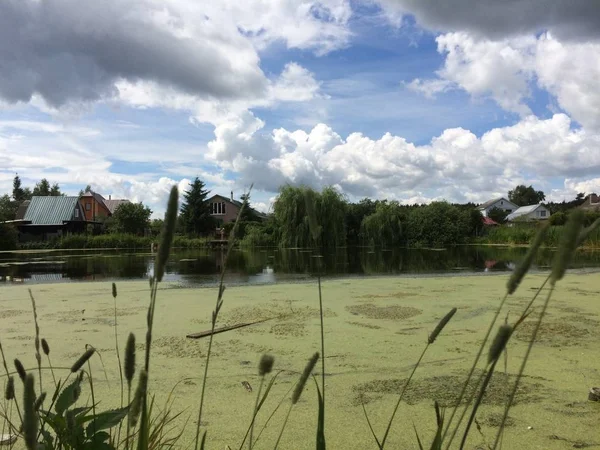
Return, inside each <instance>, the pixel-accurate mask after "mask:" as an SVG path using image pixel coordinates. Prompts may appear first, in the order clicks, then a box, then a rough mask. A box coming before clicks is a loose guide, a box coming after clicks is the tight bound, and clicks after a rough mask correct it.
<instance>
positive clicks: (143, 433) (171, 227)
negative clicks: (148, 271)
mask: <svg viewBox="0 0 600 450" xmlns="http://www.w3.org/2000/svg"><path fill="white" fill-rule="evenodd" d="M178 202H179V190H178V188H177V186H176V185H175V186H173V187H172V188H171V192H170V194H169V202H168V204H167V211H166V212H165V220H164V225H163V229H162V232H161V237H160V241H159V247H158V252H157V253H156V259H155V263H154V275H153V276H152V278H151V279H150V285H151V290H150V305H149V306H148V315H147V325H148V329H147V331H146V353H145V358H144V369H145V372H146V383H147V378H148V374H149V373H150V350H151V348H152V330H153V328H154V311H155V308H156V294H157V291H158V283H159V282H161V281H162V278H163V275H164V273H165V267H166V264H167V260H168V259H169V253H170V252H171V245H172V244H173V235H174V234H175V225H176V222H177V212H178V211H179V205H178ZM141 403H142V405H141V406H142V408H141V421H140V428H139V436H140V438H139V441H138V448H139V449H140V450H145V449H146V448H147V446H148V398H147V393H146V391H145V390H144V392H143V396H142V399H141Z"/></svg>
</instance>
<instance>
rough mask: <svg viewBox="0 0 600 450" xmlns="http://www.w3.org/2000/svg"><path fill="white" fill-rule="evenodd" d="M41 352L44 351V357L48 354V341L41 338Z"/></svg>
mask: <svg viewBox="0 0 600 450" xmlns="http://www.w3.org/2000/svg"><path fill="white" fill-rule="evenodd" d="M42 350H43V351H44V355H46V356H48V355H49V354H50V346H49V345H48V341H47V340H46V339H44V338H42Z"/></svg>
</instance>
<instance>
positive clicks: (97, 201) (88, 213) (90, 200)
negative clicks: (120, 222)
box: [79, 191, 129, 222]
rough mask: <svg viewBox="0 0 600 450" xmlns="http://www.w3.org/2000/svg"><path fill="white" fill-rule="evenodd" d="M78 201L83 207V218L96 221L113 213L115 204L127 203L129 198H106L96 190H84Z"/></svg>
mask: <svg viewBox="0 0 600 450" xmlns="http://www.w3.org/2000/svg"><path fill="white" fill-rule="evenodd" d="M79 203H80V204H81V207H82V208H83V211H84V214H85V220H88V221H93V222H96V221H98V220H99V219H100V220H102V219H105V218H107V217H110V216H112V215H113V214H114V212H115V209H116V208H117V206H119V205H121V204H123V203H129V200H112V199H111V198H110V196H109V197H108V200H107V199H105V198H104V197H103V196H102V195H100V194H98V193H97V192H90V191H88V192H86V193H84V194H83V195H82V196H81V197H80V198H79Z"/></svg>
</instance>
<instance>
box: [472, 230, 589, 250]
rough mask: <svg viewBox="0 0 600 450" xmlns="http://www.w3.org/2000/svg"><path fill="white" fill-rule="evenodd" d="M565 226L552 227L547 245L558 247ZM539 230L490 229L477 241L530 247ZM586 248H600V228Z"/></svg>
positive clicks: (586, 243) (587, 241)
mask: <svg viewBox="0 0 600 450" xmlns="http://www.w3.org/2000/svg"><path fill="white" fill-rule="evenodd" d="M564 229H565V227H564V226H562V225H561V226H551V227H550V228H549V229H548V234H547V239H546V241H545V245H546V246H549V247H556V246H557V245H558V243H559V242H560V239H561V237H562V235H563V232H564ZM537 230H538V228H537V227H535V226H533V225H515V226H512V227H509V226H505V225H503V226H498V227H493V228H489V229H488V230H487V233H486V235H485V236H482V237H479V238H477V239H476V240H475V242H476V243H478V244H507V245H529V244H530V243H531V241H532V240H533V238H534V237H535V233H536V232H537ZM584 246H585V247H589V248H600V228H597V229H596V230H595V231H593V232H592V233H591V234H590V236H589V238H588V239H587V240H586V242H585V245H584Z"/></svg>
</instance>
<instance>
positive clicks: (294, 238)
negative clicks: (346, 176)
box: [273, 185, 346, 248]
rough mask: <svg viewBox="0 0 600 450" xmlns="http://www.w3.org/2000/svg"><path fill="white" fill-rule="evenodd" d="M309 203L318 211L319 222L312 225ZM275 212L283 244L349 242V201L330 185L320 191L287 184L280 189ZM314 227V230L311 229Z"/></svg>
mask: <svg viewBox="0 0 600 450" xmlns="http://www.w3.org/2000/svg"><path fill="white" fill-rule="evenodd" d="M307 206H308V208H311V209H312V211H313V212H314V219H315V223H313V226H312V227H311V221H310V217H309V214H308V213H309V211H308V208H307ZM273 212H274V216H275V220H276V223H277V227H278V236H277V237H278V241H279V246H280V247H288V248H290V247H291V248H297V247H313V246H315V245H316V246H318V247H321V248H334V247H336V246H343V245H344V244H345V241H346V228H345V215H346V201H345V199H344V197H343V196H342V195H341V194H340V193H339V192H337V191H336V190H335V189H333V188H330V187H327V188H325V189H323V191H322V192H317V191H315V190H314V189H311V188H309V187H306V186H300V187H294V186H290V185H286V186H283V187H282V188H281V189H280V190H279V196H278V197H277V200H276V201H275V204H274V206H273ZM315 225H316V227H315ZM311 228H312V232H313V233H314V234H312V233H311ZM315 228H316V229H315ZM315 238H316V241H315Z"/></svg>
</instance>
